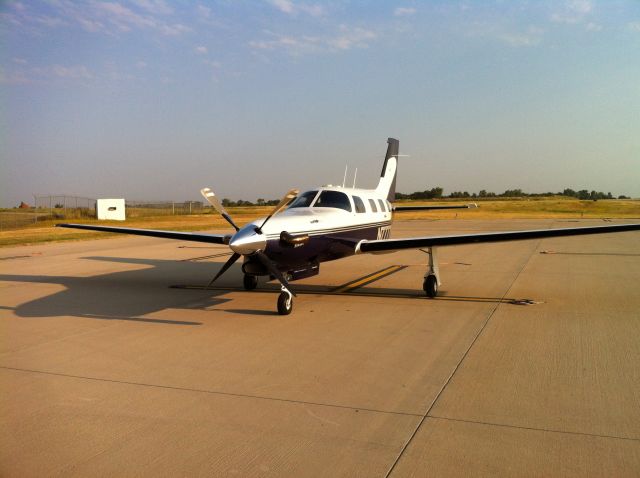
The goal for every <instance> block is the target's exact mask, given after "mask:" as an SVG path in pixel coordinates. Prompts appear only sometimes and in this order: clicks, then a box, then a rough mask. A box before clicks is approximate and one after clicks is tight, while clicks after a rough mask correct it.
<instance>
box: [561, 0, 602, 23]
mask: <svg viewBox="0 0 640 478" xmlns="http://www.w3.org/2000/svg"><path fill="white" fill-rule="evenodd" d="M592 12H593V3H592V2H591V1H589V0H570V1H568V2H566V3H565V4H564V6H563V7H562V8H561V9H560V10H558V11H556V12H554V13H552V14H551V21H552V22H554V23H566V24H570V25H571V24H576V23H581V22H582V21H584V19H585V17H587V16H588V15H589V14H591V13H592Z"/></svg>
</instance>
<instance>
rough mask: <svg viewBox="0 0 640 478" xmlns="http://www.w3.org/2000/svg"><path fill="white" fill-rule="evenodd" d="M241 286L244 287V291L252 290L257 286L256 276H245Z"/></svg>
mask: <svg viewBox="0 0 640 478" xmlns="http://www.w3.org/2000/svg"><path fill="white" fill-rule="evenodd" d="M242 284H243V285H244V289H245V290H253V289H255V288H256V287H257V286H258V278H257V277H256V276H250V275H249V274H245V275H244V279H243V280H242Z"/></svg>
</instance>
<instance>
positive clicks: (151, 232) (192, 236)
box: [56, 224, 231, 244]
mask: <svg viewBox="0 0 640 478" xmlns="http://www.w3.org/2000/svg"><path fill="white" fill-rule="evenodd" d="M56 227H68V228H71V229H85V230H87V231H100V232H118V233H120V234H133V235H136V236H150V237H161V238H163V239H177V240H180V241H194V242H207V243H210V244H229V240H230V239H231V235H230V234H224V235H223V234H206V233H202V232H177V231H160V230H157V229H135V228H132V227H112V226H90V225H87V224H56Z"/></svg>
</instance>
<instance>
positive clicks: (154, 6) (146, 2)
mask: <svg viewBox="0 0 640 478" xmlns="http://www.w3.org/2000/svg"><path fill="white" fill-rule="evenodd" d="M133 3H135V4H136V5H138V6H139V7H140V8H142V9H144V10H146V11H148V12H149V13H152V14H154V15H171V14H172V13H173V9H172V8H171V7H170V6H169V5H167V3H166V2H164V1H163V0H133Z"/></svg>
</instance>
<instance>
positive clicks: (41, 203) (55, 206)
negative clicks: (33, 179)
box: [0, 195, 96, 230]
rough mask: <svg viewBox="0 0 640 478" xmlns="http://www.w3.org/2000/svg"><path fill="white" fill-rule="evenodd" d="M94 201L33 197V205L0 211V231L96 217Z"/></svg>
mask: <svg viewBox="0 0 640 478" xmlns="http://www.w3.org/2000/svg"><path fill="white" fill-rule="evenodd" d="M95 211H96V200H95V199H91V198H85V197H80V196H66V195H56V196H53V195H47V196H38V195H34V196H33V204H26V203H22V204H20V207H17V208H13V209H2V210H0V230H7V229H18V228H21V227H26V226H30V225H32V224H38V223H39V222H40V223H43V222H45V221H52V220H56V219H80V218H90V217H95V216H96V212H95Z"/></svg>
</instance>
